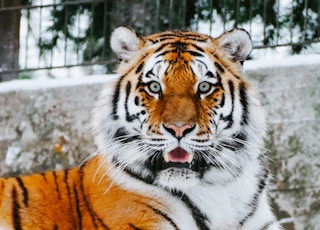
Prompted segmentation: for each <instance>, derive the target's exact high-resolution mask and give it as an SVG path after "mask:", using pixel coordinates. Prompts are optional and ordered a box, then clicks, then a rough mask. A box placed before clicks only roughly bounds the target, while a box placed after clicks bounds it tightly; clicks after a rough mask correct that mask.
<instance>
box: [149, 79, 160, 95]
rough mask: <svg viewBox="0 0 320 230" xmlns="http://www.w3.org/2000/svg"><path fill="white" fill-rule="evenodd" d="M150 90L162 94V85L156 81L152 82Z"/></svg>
mask: <svg viewBox="0 0 320 230" xmlns="http://www.w3.org/2000/svg"><path fill="white" fill-rule="evenodd" d="M148 88H149V90H150V91H151V92H152V93H160V92H161V85H160V83H159V82H156V81H152V82H150V83H149V85H148Z"/></svg>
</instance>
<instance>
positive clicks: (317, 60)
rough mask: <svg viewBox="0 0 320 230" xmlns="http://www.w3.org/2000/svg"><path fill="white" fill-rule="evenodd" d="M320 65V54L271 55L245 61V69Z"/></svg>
mask: <svg viewBox="0 0 320 230" xmlns="http://www.w3.org/2000/svg"><path fill="white" fill-rule="evenodd" d="M317 64H318V65H319V66H320V54H310V55H293V56H281V57H272V58H271V57H270V58H264V59H258V60H248V61H246V62H245V63H244V69H245V70H250V69H261V68H271V67H275V66H276V67H290V66H301V65H317Z"/></svg>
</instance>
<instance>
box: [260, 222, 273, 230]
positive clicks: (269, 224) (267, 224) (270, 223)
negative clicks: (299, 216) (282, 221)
mask: <svg viewBox="0 0 320 230" xmlns="http://www.w3.org/2000/svg"><path fill="white" fill-rule="evenodd" d="M274 223H275V221H269V222H267V223H266V224H265V225H263V226H262V228H261V229H260V230H267V229H268V228H269V227H270V226H271V225H272V224H274Z"/></svg>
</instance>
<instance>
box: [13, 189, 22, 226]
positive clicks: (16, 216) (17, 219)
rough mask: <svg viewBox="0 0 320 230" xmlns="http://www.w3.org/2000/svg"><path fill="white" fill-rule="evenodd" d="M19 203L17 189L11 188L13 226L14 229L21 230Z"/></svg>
mask: <svg viewBox="0 0 320 230" xmlns="http://www.w3.org/2000/svg"><path fill="white" fill-rule="evenodd" d="M19 209H20V205H19V203H18V197H17V191H16V188H15V187H13V189H12V218H13V226H14V229H15V230H21V229H22V227H21V219H20V212H19Z"/></svg>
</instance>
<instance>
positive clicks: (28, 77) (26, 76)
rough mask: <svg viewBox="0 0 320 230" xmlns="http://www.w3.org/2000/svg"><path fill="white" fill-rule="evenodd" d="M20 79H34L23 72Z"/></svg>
mask: <svg viewBox="0 0 320 230" xmlns="http://www.w3.org/2000/svg"><path fill="white" fill-rule="evenodd" d="M18 79H21V80H23V79H32V76H31V75H30V74H28V73H25V72H22V73H20V74H19V76H18Z"/></svg>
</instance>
